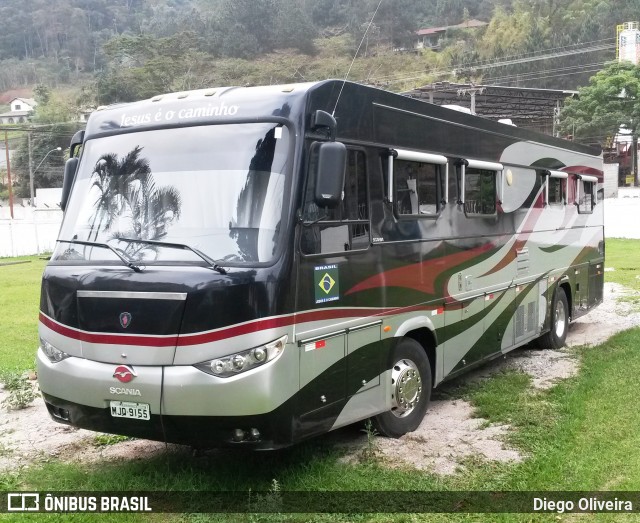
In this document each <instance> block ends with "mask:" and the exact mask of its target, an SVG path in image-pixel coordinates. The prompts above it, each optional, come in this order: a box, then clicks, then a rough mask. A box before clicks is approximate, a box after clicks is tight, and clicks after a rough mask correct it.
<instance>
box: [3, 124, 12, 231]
mask: <svg viewBox="0 0 640 523" xmlns="http://www.w3.org/2000/svg"><path fill="white" fill-rule="evenodd" d="M4 153H5V154H6V155H7V183H8V184H9V212H10V213H11V219H12V220H13V188H12V187H11V164H10V163H9V138H8V133H7V130H6V129H5V130H4Z"/></svg>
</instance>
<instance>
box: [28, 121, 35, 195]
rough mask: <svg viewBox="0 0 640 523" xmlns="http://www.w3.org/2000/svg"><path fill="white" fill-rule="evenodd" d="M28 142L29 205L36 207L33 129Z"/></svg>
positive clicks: (29, 133)
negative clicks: (32, 147)
mask: <svg viewBox="0 0 640 523" xmlns="http://www.w3.org/2000/svg"><path fill="white" fill-rule="evenodd" d="M27 143H28V145H29V197H30V198H31V199H30V200H29V205H31V207H35V206H36V205H35V200H34V191H33V163H32V162H31V131H29V132H28V133H27Z"/></svg>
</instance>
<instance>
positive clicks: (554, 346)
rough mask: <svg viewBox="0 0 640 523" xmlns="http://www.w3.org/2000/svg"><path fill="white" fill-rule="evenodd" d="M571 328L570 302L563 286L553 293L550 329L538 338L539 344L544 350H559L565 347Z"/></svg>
mask: <svg viewBox="0 0 640 523" xmlns="http://www.w3.org/2000/svg"><path fill="white" fill-rule="evenodd" d="M568 330H569V302H568V300H567V294H566V293H565V291H564V289H563V288H562V287H558V288H557V289H556V291H555V292H554V293H553V300H552V302H551V320H550V330H549V332H547V333H546V334H544V335H542V336H541V337H540V339H539V340H538V345H539V346H540V348H541V349H544V350H558V349H560V348H562V347H564V342H565V340H566V339H567V332H568Z"/></svg>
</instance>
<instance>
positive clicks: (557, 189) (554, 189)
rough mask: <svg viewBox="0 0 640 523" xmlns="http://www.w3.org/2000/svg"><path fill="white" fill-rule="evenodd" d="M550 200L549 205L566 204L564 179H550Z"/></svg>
mask: <svg viewBox="0 0 640 523" xmlns="http://www.w3.org/2000/svg"><path fill="white" fill-rule="evenodd" d="M547 183H548V184H549V198H548V201H547V203H549V204H551V205H554V204H556V205H562V204H563V203H564V180H563V179H562V178H553V177H549V179H548V181H547Z"/></svg>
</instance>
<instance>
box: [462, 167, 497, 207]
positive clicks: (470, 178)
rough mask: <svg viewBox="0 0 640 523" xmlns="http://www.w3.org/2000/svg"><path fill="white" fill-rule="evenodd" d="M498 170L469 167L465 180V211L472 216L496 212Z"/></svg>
mask: <svg viewBox="0 0 640 523" xmlns="http://www.w3.org/2000/svg"><path fill="white" fill-rule="evenodd" d="M496 179H497V172H496V171H491V170H486V169H478V168H473V167H467V169H466V172H465V180H464V212H465V214H467V215H470V216H486V215H493V214H496V211H497V207H496V203H497V200H498V193H497V181H496Z"/></svg>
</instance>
